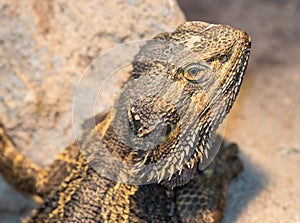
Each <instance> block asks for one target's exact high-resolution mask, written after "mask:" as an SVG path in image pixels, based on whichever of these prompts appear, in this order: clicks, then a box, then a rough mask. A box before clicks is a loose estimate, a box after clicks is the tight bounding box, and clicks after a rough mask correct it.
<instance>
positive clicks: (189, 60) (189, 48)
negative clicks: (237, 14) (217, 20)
mask: <svg viewBox="0 0 300 223" xmlns="http://www.w3.org/2000/svg"><path fill="white" fill-rule="evenodd" d="M250 45H251V40H250V37H249V36H248V35H247V34H246V33H245V32H243V31H241V30H238V29H234V28H232V27H230V26H227V25H212V24H208V23H204V22H186V23H184V24H182V25H180V26H179V27H178V28H177V29H176V30H175V31H174V32H171V33H163V34H159V35H158V36H156V37H155V38H154V39H153V40H150V41H147V43H146V44H145V45H144V46H142V47H141V49H140V51H139V53H138V54H137V55H136V56H135V59H134V62H133V64H132V65H133V71H132V76H131V78H130V80H129V82H128V83H127V84H126V85H125V86H124V88H123V90H122V93H121V94H120V96H119V97H118V99H117V101H116V103H115V105H114V108H113V112H111V120H112V121H111V124H110V126H113V127H112V128H109V127H108V128H105V129H106V130H105V131H106V133H105V134H102V135H103V136H104V138H105V137H106V138H107V139H106V140H107V142H110V143H112V144H116V143H115V141H116V140H115V138H118V139H119V140H118V141H122V143H123V144H122V146H118V147H116V146H115V148H118V149H117V150H116V149H112V150H114V151H113V152H114V153H115V154H118V156H120V158H121V159H122V160H123V161H124V160H125V161H126V162H128V163H130V164H132V165H134V167H135V168H136V169H138V171H139V172H141V173H143V177H146V178H147V181H149V182H153V180H154V179H155V180H157V181H162V180H164V181H169V182H172V183H171V184H172V185H168V186H170V187H174V186H178V185H182V184H185V183H186V182H188V181H189V180H190V179H191V176H190V175H191V174H190V173H189V170H193V169H195V168H194V167H195V166H197V165H199V164H201V162H202V160H203V159H205V158H207V157H208V154H209V151H210V150H212V148H211V146H212V139H211V138H212V134H213V133H214V132H215V130H216V129H217V127H218V126H219V124H220V123H221V122H222V120H223V119H224V118H225V116H226V114H227V113H228V112H229V110H230V108H231V107H232V105H233V103H234V101H235V98H236V96H237V94H238V91H239V88H240V86H241V83H242V80H243V75H244V72H245V69H246V66H247V62H248V59H249V52H250ZM116 135H118V136H116ZM112 139H113V140H112ZM125 141H126V142H125ZM124 142H125V143H124ZM107 144H109V143H107ZM119 144H120V143H118V145H119ZM180 176H182V177H180ZM174 179H175V180H174Z"/></svg>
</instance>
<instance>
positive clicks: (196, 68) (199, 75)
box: [179, 63, 209, 83]
mask: <svg viewBox="0 0 300 223" xmlns="http://www.w3.org/2000/svg"><path fill="white" fill-rule="evenodd" d="M207 70H209V67H208V66H206V65H204V64H200V63H191V64H188V65H187V66H185V67H183V68H181V69H180V70H179V72H180V73H181V74H182V75H183V77H184V78H185V79H187V80H188V81H191V82H195V83H200V82H202V79H203V78H204V76H205V73H206V71H207Z"/></svg>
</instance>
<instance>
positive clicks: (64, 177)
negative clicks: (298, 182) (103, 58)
mask: <svg viewBox="0 0 300 223" xmlns="http://www.w3.org/2000/svg"><path fill="white" fill-rule="evenodd" d="M154 40H155V41H165V40H166V41H168V43H169V44H167V45H163V46H162V45H159V47H158V48H157V45H156V44H155V42H151V41H150V42H148V43H147V44H146V45H145V46H143V47H142V49H141V51H140V53H139V54H138V55H137V56H136V61H135V62H134V63H133V72H132V77H131V79H130V80H129V82H128V83H127V84H126V85H125V86H124V89H123V91H122V93H121V94H120V96H119V98H118V99H117V101H116V103H115V106H114V107H113V108H112V110H110V111H109V112H108V114H105V115H101V116H98V117H96V119H95V124H96V125H95V126H93V125H92V127H93V128H92V129H89V128H88V127H91V126H90V125H88V124H87V127H85V128H86V129H87V130H86V135H85V138H84V139H83V140H82V142H81V143H80V147H81V149H83V150H82V151H84V152H79V149H78V146H77V145H76V143H73V144H72V145H70V146H69V147H67V148H66V150H65V151H64V152H63V154H61V155H59V156H58V158H57V159H56V160H55V161H54V163H53V164H52V165H50V166H49V167H46V168H45V169H40V168H39V167H37V166H36V165H34V164H32V163H30V162H29V161H28V160H27V159H26V158H25V157H24V156H22V155H21V154H19V153H18V151H17V149H16V148H15V145H14V143H13V140H11V139H10V138H9V136H7V134H6V133H5V128H4V126H2V125H1V126H0V170H1V172H2V173H3V175H4V177H5V178H6V179H7V181H8V182H10V183H11V184H12V185H14V186H15V187H17V188H18V189H20V190H22V191H24V192H26V193H28V194H31V195H38V196H40V197H41V198H42V199H43V203H42V204H41V205H40V207H39V208H37V209H36V210H34V211H33V212H32V213H31V214H30V216H28V217H27V218H26V219H25V220H24V222H205V223H212V222H219V221H220V219H221V217H222V213H223V210H224V206H225V197H226V188H227V185H228V184H229V182H230V180H231V179H232V178H233V177H234V176H235V175H236V174H237V173H238V172H239V171H240V170H241V169H242V163H241V161H240V160H239V159H238V158H237V157H236V154H237V146H236V145H235V144H229V145H224V144H222V146H221V149H220V151H219V153H218V155H217V157H216V158H215V160H214V161H213V162H212V163H211V164H210V166H209V167H208V168H207V169H205V170H204V171H198V169H197V165H198V164H200V163H201V159H205V153H206V152H209V151H211V149H209V148H214V145H211V144H210V143H209V142H208V141H207V138H209V137H210V136H209V134H208V133H209V132H213V131H215V129H216V127H217V126H218V125H219V123H220V122H221V121H222V120H223V118H224V117H225V116H226V114H227V113H228V112H229V110H230V108H231V106H232V104H233V103H234V101H235V98H236V95H237V93H238V90H239V88H240V85H241V82H242V78H243V74H244V71H245V68H246V65H247V61H248V56H249V49H250V38H249V36H248V35H247V34H246V33H244V32H242V31H240V30H237V29H233V28H231V27H229V26H225V25H214V26H211V25H209V24H207V23H203V22H187V23H185V24H183V25H181V26H179V27H178V29H177V30H176V31H175V32H173V33H163V34H160V35H158V36H157V37H155V39H154ZM178 46H179V47H178ZM182 46H183V47H184V48H185V49H187V50H188V51H184V52H183V53H180V50H181V48H182ZM170 61H171V63H170ZM195 64H196V65H195ZM191 67H193V68H195V67H196V68H197V69H198V68H199V69H198V70H197V72H196V74H195V73H194V74H195V75H192V74H193V73H192V72H190V71H191V70H190V68H191ZM211 74H213V75H215V76H214V79H210V77H211ZM207 77H209V78H207ZM142 78H144V79H142ZM141 80H142V81H141ZM145 80H146V81H147V82H146V84H145ZM213 83H217V86H218V87H219V89H221V92H222V93H221V94H218V91H215V89H214V88H213V87H214V85H213ZM210 94H211V95H212V98H209V96H207V95H210ZM208 99H212V101H213V102H215V103H212V104H209V103H208V101H209V100H208ZM114 127H118V128H119V130H120V131H117V133H116V132H115V131H114ZM130 134H133V136H134V137H136V138H134V140H133V141H132V142H133V143H137V144H135V145H139V143H140V141H139V139H147V136H148V135H151V134H153V135H154V136H155V137H157V136H159V137H160V139H161V141H159V144H158V145H157V146H156V147H149V148H148V147H147V148H146V150H143V149H141V148H140V147H138V149H136V148H135V149H132V148H131V147H129V146H126V145H125V144H123V143H122V142H121V141H120V140H119V139H120V138H118V137H121V138H122V137H123V138H128V137H131V135H130ZM161 136H163V137H161ZM99 139H100V140H99ZM194 147H195V148H196V149H195V148H194ZM183 150H185V151H187V150H188V151H192V153H191V156H183V155H184V154H186V153H183ZM103 151H109V154H110V153H112V154H114V155H115V157H117V158H118V160H121V161H122V162H125V163H127V164H130V165H133V166H135V167H136V168H137V170H138V169H139V167H140V166H143V165H148V164H153V163H154V164H155V163H157V162H160V161H161V160H166V163H164V166H163V167H161V169H158V171H156V172H155V171H154V170H151V171H150V172H149V173H148V174H149V175H148V177H149V179H150V181H151V182H152V181H153V180H154V182H155V180H156V183H152V184H146V185H130V184H125V183H121V182H115V181H114V180H110V179H107V178H106V177H101V176H100V175H98V174H97V172H96V171H95V169H94V168H93V167H95V166H96V167H97V162H96V161H98V160H97V159H99V157H100V158H101V159H100V163H101V164H103V162H104V163H107V164H108V165H110V169H108V170H107V171H111V172H113V171H114V170H115V169H114V168H116V167H114V165H113V164H114V162H113V161H111V160H110V158H109V157H106V155H107V153H105V152H103ZM170 154H171V155H170ZM209 154H210V153H209ZM87 160H89V162H88V161H87ZM91 163H93V166H91ZM96 170H97V169H96ZM124 172H128V171H124ZM131 174H132V173H128V176H127V177H128V178H129V179H131V178H130V177H132V175H131ZM120 176H123V175H122V174H121V172H120ZM157 181H160V183H157Z"/></svg>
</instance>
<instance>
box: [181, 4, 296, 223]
mask: <svg viewBox="0 0 300 223" xmlns="http://www.w3.org/2000/svg"><path fill="white" fill-rule="evenodd" d="M180 4H181V6H182V8H183V10H184V12H185V13H186V17H187V19H188V20H202V21H208V22H212V23H224V24H230V25H232V26H235V27H239V28H241V29H243V30H245V31H247V32H248V33H249V34H250V35H251V37H252V40H253V42H252V53H251V59H250V64H249V67H248V71H247V74H246V78H245V81H244V83H243V87H242V89H241V92H240V95H239V97H238V99H237V101H236V104H235V106H234V108H233V110H232V112H231V114H230V115H229V118H228V119H227V132H226V136H227V138H229V139H230V140H232V141H236V142H237V143H238V144H239V146H240V147H241V150H242V152H241V157H242V159H243V161H244V163H245V170H244V171H243V173H242V174H240V175H239V176H238V177H237V179H236V180H235V181H234V182H233V183H232V185H231V187H230V189H229V201H228V206H227V210H226V214H225V217H224V220H223V223H230V222H278V223H279V222H280V223H283V222H292V223H294V222H300V200H299V197H300V126H299V123H300V115H299V113H300V94H299V89H300V53H299V52H300V38H299V37H300V25H299V21H300V13H299V10H300V2H299V1H297V0H294V1H280V0H277V1H276V0H268V1H258V0H254V1H246V0H241V1H233V0H226V1H221V0H220V1H208V0H201V1H200V0H196V1H195V0H181V1H180Z"/></svg>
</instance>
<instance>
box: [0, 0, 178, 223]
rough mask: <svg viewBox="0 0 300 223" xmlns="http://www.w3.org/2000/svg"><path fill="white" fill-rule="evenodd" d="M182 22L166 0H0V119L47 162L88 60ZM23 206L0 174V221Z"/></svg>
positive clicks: (63, 141) (68, 135)
mask: <svg viewBox="0 0 300 223" xmlns="http://www.w3.org/2000/svg"><path fill="white" fill-rule="evenodd" d="M182 22H184V16H183V14H182V12H181V11H180V9H179V8H178V5H177V2H175V1H174V0H161V1H150V0H127V1H104V0H91V1H65V0H50V1H39V0H32V1H5V2H4V1H0V58H1V60H0V83H1V85H0V119H1V120H2V122H3V123H4V124H5V126H6V127H7V129H8V133H9V135H10V136H11V137H12V138H13V139H14V141H15V143H16V145H17V147H18V148H19V149H20V151H22V153H23V154H26V156H27V157H29V158H30V159H31V160H32V161H33V162H35V163H37V164H39V165H46V164H49V163H50V162H51V161H52V160H53V159H54V157H55V155H56V154H57V153H59V151H61V150H63V148H64V147H65V146H66V145H68V144H69V143H70V142H71V141H73V140H74V135H73V131H72V97H73V93H74V89H75V88H76V84H77V82H78V81H79V80H80V78H81V76H82V74H83V73H84V71H85V69H86V68H87V66H88V65H89V64H90V63H91V62H92V60H93V59H94V58H96V57H97V56H98V55H99V54H101V53H103V52H106V51H107V50H109V49H111V48H112V47H115V46H117V45H119V44H122V43H124V42H129V41H134V40H139V39H148V38H151V37H153V36H154V35H155V34H157V33H160V32H163V31H171V30H174V29H175V28H176V27H177V26H178V25H179V24H180V23H182ZM99 78H101V77H99ZM95 84H96V83H93V82H90V83H89V87H90V88H93V86H95ZM117 87H118V85H116V88H117ZM111 90H112V91H114V90H115V89H111ZM108 100H109V99H108ZM31 208H32V202H30V201H29V200H28V199H26V198H25V197H23V196H22V195H19V194H16V193H14V192H13V191H12V190H11V189H10V188H9V187H8V186H7V185H6V184H5V183H4V182H3V180H1V184H0V219H1V222H18V221H19V218H20V217H19V216H22V215H24V214H25V213H26V212H28V210H30V209H31Z"/></svg>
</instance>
